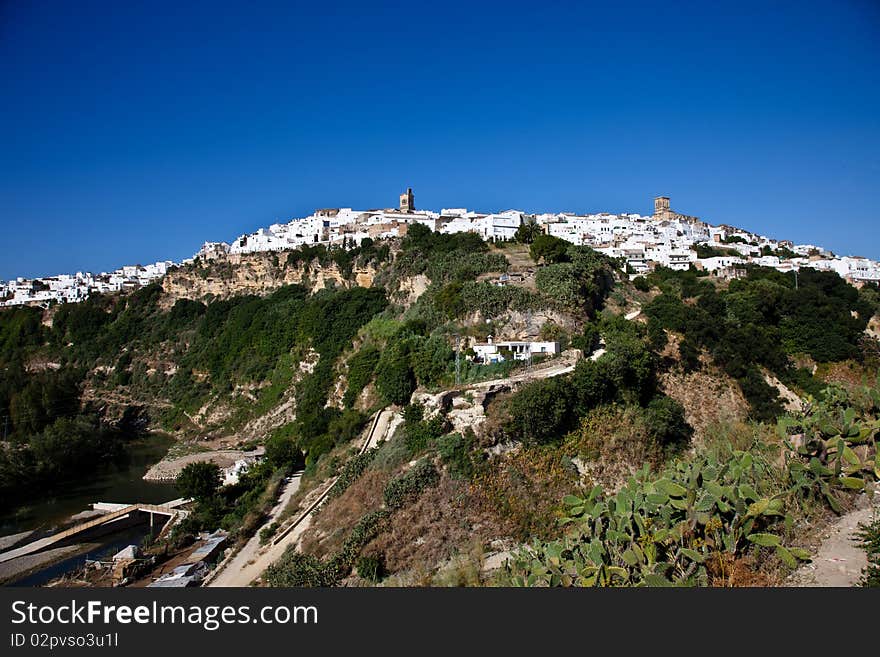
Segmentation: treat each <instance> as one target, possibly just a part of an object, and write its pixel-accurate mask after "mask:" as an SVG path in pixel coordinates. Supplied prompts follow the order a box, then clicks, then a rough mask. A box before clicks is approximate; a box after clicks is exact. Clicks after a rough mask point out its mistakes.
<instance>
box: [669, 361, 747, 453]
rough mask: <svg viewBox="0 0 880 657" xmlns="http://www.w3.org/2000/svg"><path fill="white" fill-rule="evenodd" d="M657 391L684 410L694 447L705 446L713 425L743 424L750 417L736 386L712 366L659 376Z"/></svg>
mask: <svg viewBox="0 0 880 657" xmlns="http://www.w3.org/2000/svg"><path fill="white" fill-rule="evenodd" d="M660 389H661V390H662V391H663V392H664V393H665V394H667V395H669V396H670V397H672V398H673V399H674V400H676V401H677V402H678V403H680V404H681V405H682V406H684V411H685V413H684V414H685V419H686V420H687V422H688V424H690V425H691V426H692V427H693V428H694V443H695V444H697V445H699V444H702V443H703V442H704V440H705V438H706V436H707V431H708V430H709V428H710V427H712V426H713V425H718V424H722V423H731V422H732V423H736V422H742V421H743V420H745V419H746V417H748V414H749V404H748V402H747V401H746V399H745V397H743V394H742V391H741V390H740V388H739V385H737V383H736V381H734V380H733V379H732V378H730V377H729V376H728V375H727V374H725V373H724V372H722V371H721V370H720V369H718V368H717V367H714V366H708V365H707V366H704V368H703V370H701V371H697V372H682V371H681V370H673V371H669V372H665V373H663V374H661V375H660Z"/></svg>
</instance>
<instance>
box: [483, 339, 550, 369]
mask: <svg viewBox="0 0 880 657" xmlns="http://www.w3.org/2000/svg"><path fill="white" fill-rule="evenodd" d="M473 350H474V354H475V357H474V360H478V361H480V362H482V363H500V362H503V361H505V360H507V358H506V357H505V354H508V355H509V356H511V357H512V358H513V360H529V359H530V358H531V357H532V356H535V355H540V354H543V355H547V356H552V355H555V354H558V353H559V343H558V342H517V341H505V342H494V341H493V340H492V336H491V335H490V336H489V337H488V338H487V339H486V342H485V344H479V343H478V344H475V345H474V346H473Z"/></svg>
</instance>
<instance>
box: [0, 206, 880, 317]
mask: <svg viewBox="0 0 880 657" xmlns="http://www.w3.org/2000/svg"><path fill="white" fill-rule="evenodd" d="M416 223H418V224H422V225H424V226H427V227H428V228H430V229H431V230H432V231H435V232H439V233H443V234H454V233H468V232H469V233H475V234H477V235H479V236H480V237H481V238H482V239H484V240H486V241H489V242H506V241H512V240H515V239H517V233H518V231H520V230H521V229H522V228H523V227H526V228H527V229H529V231H530V233H531V234H533V235H534V234H539V233H544V234H548V235H551V236H554V237H558V238H560V239H563V240H566V241H568V242H571V243H572V244H575V245H578V246H589V247H592V248H593V249H595V250H596V251H598V252H600V253H602V254H604V255H607V256H610V257H612V258H620V259H622V260H625V262H626V265H627V272H629V274H630V276H631V277H635V276H639V275H643V274H646V273H648V272H650V271H652V270H653V269H654V268H656V267H658V266H663V267H667V268H670V269H673V270H678V271H684V270H687V269H689V268H691V267H694V268H696V269H698V270H703V271H709V272H712V273H713V274H714V275H716V276H719V277H722V278H736V277H739V276H741V275H742V273H743V266H744V265H747V264H755V265H761V266H764V267H770V268H773V269H777V270H778V271H781V272H792V271H797V270H799V269H800V268H802V267H811V268H813V269H816V270H820V271H834V272H836V273H837V274H839V275H840V276H841V277H843V278H844V279H846V280H847V281H848V282H849V283H851V284H853V285H855V286H857V287H858V286H861V285H863V284H864V283H868V282H871V283H877V282H880V263H878V262H877V261H874V260H870V259H868V258H863V257H855V256H837V255H835V254H834V253H832V252H831V251H829V250H827V249H824V248H822V247H821V246H816V245H812V244H795V243H794V242H791V241H788V240H776V239H773V238H770V237H767V236H764V235H760V234H757V233H752V232H749V231H747V230H743V229H740V228H736V227H733V226H727V225H723V224H722V225H717V226H716V225H712V224H710V223H707V222H705V221H702V220H700V219H699V217H695V216H690V215H685V214H681V213H678V212H676V211H674V210H673V209H672V208H671V206H670V199H669V197H665V196H658V197H657V198H655V199H654V214H653V215H651V216H643V215H639V214H609V213H598V214H587V215H579V214H573V213H567V212H563V213H541V214H529V213H526V212H523V211H520V210H506V211H504V212H497V213H488V214H487V213H480V212H474V211H471V210H467V209H466V208H444V209H442V210H440V211H439V212H434V211H430V210H417V209H416V207H415V197H414V194H413V191H412V189H407V191H406V192H405V193H403V194H401V195H400V203H399V206H398V207H397V208H392V209H388V208H386V209H373V210H355V209H352V208H325V209H318V210H315V212H314V213H312V214H311V215H309V216H308V217H303V218H295V219H292V220H291V221H289V222H287V223H283V224H282V223H276V224H272V225H270V226H269V227H268V228H260V229H259V230H257V231H256V232H253V233H249V234H247V235H241V236H240V237H238V238H236V239H235V240H233V241H232V243H231V244H230V243H227V242H205V244H204V245H203V246H202V248H201V249H200V250H199V252H198V253H196V254H195V255H194V256H193V257H192V258H188V259H186V260H184V261H183V262H181V263H175V262H172V261H170V260H166V261H160V262H156V263H154V264H150V265H146V266H141V265H130V266H125V267H122V268H120V269H117V270H116V271H113V272H109V273H106V272H103V273H100V274H92V273H89V272H76V273H75V274H62V275H57V276H47V277H41V278H34V279H26V278H16V279H15V280H12V281H8V282H5V283H3V282H0V305H4V306H14V305H42V306H45V305H48V304H49V303H52V302H59V303H67V302H78V301H82V300H84V299H86V298H88V296H89V295H90V294H93V293H108V292H120V291H125V290H132V289H137V288H139V287H143V286H145V285H148V284H149V283H151V282H154V281H156V280H158V279H160V278H162V277H163V276H164V275H165V274H166V273H168V271H170V270H172V269H174V268H175V267H178V266H181V265H186V264H189V263H192V262H193V261H194V260H196V259H203V260H211V259H214V258H218V257H223V256H225V255H228V254H246V253H258V252H272V251H285V250H291V249H296V248H299V247H302V246H305V245H317V244H322V245H325V246H333V247H336V248H345V249H350V248H353V247H355V246H357V245H359V244H361V242H362V240H363V239H365V238H370V239H372V240H383V239H388V238H395V237H404V236H405V235H406V233H407V229H408V227H409V226H411V225H413V224H416Z"/></svg>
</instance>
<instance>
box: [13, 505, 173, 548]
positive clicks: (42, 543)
mask: <svg viewBox="0 0 880 657" xmlns="http://www.w3.org/2000/svg"><path fill="white" fill-rule="evenodd" d="M186 501H187V500H174V501H173V502H169V503H167V504H161V505H160V504H109V503H105V502H98V503H96V504H94V505H93V507H94V508H95V509H96V510H103V511H106V513H103V514H102V515H100V516H98V517H96V518H91V519H90V520H86V521H85V522H83V523H80V524H78V525H75V526H73V527H69V528H68V529H65V530H64V531H60V532H57V533H55V534H52V535H51V536H46V537H44V538H40V539H38V540H36V541H33V542H31V543H28V544H26V545H22V546H21V547H18V548H15V549H14V550H7V551H6V552H0V563H4V562H6V561H11V560H12V559H16V558H18V557H23V556H26V555H28V554H34V553H36V552H41V551H42V550H46V549H48V548H53V547H61V546H63V545H65V544H70V543H76V542H79V541H81V540H83V539H88V538H94V537H96V536H101V535H103V534H109V533H110V532H114V531H117V530H119V529H125V528H126V527H132V526H135V525H139V524H142V523H146V522H149V523H150V528H151V529H154V528H155V527H156V520H157V517H160V518H162V526H161V529H160V531H159V533H160V534H161V533H162V532H164V531H165V530H166V529H168V528H169V527H170V526H171V525H172V524H173V522H174V521H175V520H177V519H182V518H184V517H186V515H187V512H186V511H184V510H183V509H180V508H178V507H179V506H180V505H182V504H184V503H185V502H186Z"/></svg>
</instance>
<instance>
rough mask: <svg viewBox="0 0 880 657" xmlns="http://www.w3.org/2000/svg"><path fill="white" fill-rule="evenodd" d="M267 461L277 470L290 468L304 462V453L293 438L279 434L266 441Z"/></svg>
mask: <svg viewBox="0 0 880 657" xmlns="http://www.w3.org/2000/svg"><path fill="white" fill-rule="evenodd" d="M266 460H267V461H269V463H271V464H272V466H274V467H276V468H289V467H291V466H292V465H294V464H297V463H298V462H299V461H300V460H302V452H301V451H300V450H299V449H298V448H297V446H296V442H295V441H294V440H293V438H291V437H290V436H286V435H284V434H282V433H277V434H275V435H273V436H272V437H271V438H269V440H267V441H266Z"/></svg>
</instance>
